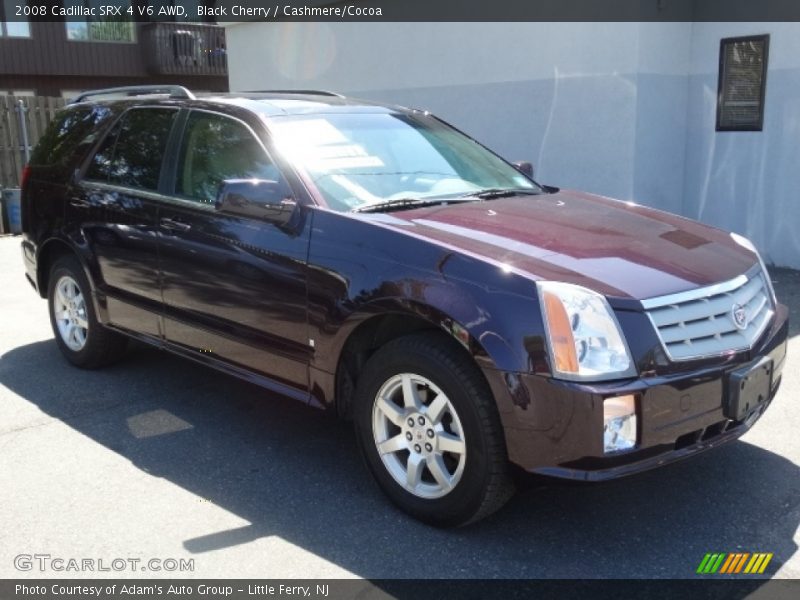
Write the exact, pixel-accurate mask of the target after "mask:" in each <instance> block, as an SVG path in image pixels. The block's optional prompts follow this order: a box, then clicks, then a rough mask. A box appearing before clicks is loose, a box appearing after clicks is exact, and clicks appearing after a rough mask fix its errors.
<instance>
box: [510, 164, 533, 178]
mask: <svg viewBox="0 0 800 600" xmlns="http://www.w3.org/2000/svg"><path fill="white" fill-rule="evenodd" d="M514 166H515V167H516V168H517V171H519V172H520V173H522V174H523V175H526V176H527V177H529V178H530V179H533V165H532V164H531V163H529V162H528V161H527V160H523V161H519V162H515V163H514Z"/></svg>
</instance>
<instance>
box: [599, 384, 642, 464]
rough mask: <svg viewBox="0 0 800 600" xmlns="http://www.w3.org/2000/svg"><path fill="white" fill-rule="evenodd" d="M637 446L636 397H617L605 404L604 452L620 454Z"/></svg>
mask: <svg viewBox="0 0 800 600" xmlns="http://www.w3.org/2000/svg"><path fill="white" fill-rule="evenodd" d="M635 445H636V397H635V396H616V397H614V398H606V399H605V401H604V402H603V451H604V452H606V453H609V452H619V451H620V450H629V449H631V448H633V447H634V446H635Z"/></svg>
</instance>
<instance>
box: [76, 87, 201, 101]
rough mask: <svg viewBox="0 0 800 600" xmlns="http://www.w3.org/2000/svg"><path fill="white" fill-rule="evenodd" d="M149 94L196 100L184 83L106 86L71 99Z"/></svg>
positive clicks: (81, 99) (82, 99)
mask: <svg viewBox="0 0 800 600" xmlns="http://www.w3.org/2000/svg"><path fill="white" fill-rule="evenodd" d="M149 94H168V95H169V97H170V98H184V99H186V100H194V99H195V97H194V94H192V92H190V91H189V90H187V89H186V88H185V87H183V86H182V85H129V86H124V87H115V88H105V89H102V90H91V91H88V92H83V93H82V94H79V95H78V96H77V97H75V98H74V99H73V100H71V101H70V104H75V103H78V102H83V101H84V100H87V99H88V98H93V97H94V96H121V97H123V98H128V97H132V96H145V95H149Z"/></svg>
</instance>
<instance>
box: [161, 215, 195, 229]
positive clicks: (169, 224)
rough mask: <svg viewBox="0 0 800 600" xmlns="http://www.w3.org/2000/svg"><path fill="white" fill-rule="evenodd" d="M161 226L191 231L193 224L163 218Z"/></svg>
mask: <svg viewBox="0 0 800 600" xmlns="http://www.w3.org/2000/svg"><path fill="white" fill-rule="evenodd" d="M161 227H162V228H163V229H170V230H172V231H189V230H190V229H191V228H192V226H191V225H189V224H188V223H183V222H182V221H176V220H175V219H167V218H164V219H161Z"/></svg>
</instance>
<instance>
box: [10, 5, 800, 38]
mask: <svg viewBox="0 0 800 600" xmlns="http://www.w3.org/2000/svg"><path fill="white" fill-rule="evenodd" d="M165 5H167V6H165ZM3 6H4V7H5V8H4V9H3V8H2V7H3ZM2 12H4V13H5V14H0V21H20V20H36V21H61V20H65V19H77V20H81V19H85V20H90V21H103V20H106V21H107V20H111V21H158V20H162V21H170V20H178V21H185V22H225V21H250V22H271V21H272V22H274V21H359V22H412V21H450V22H459V21H461V22H468V21H473V22H482V21H553V22H555V21H800V2H798V1H797V0H491V1H489V0H345V1H343V2H331V1H330V0H200V1H199V2H194V1H192V2H187V0H171V1H169V2H158V3H150V2H148V0H99V1H98V2H91V3H77V5H76V4H74V3H68V4H65V3H64V2H63V0H10V2H6V3H0V13H2ZM0 39H2V38H0Z"/></svg>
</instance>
